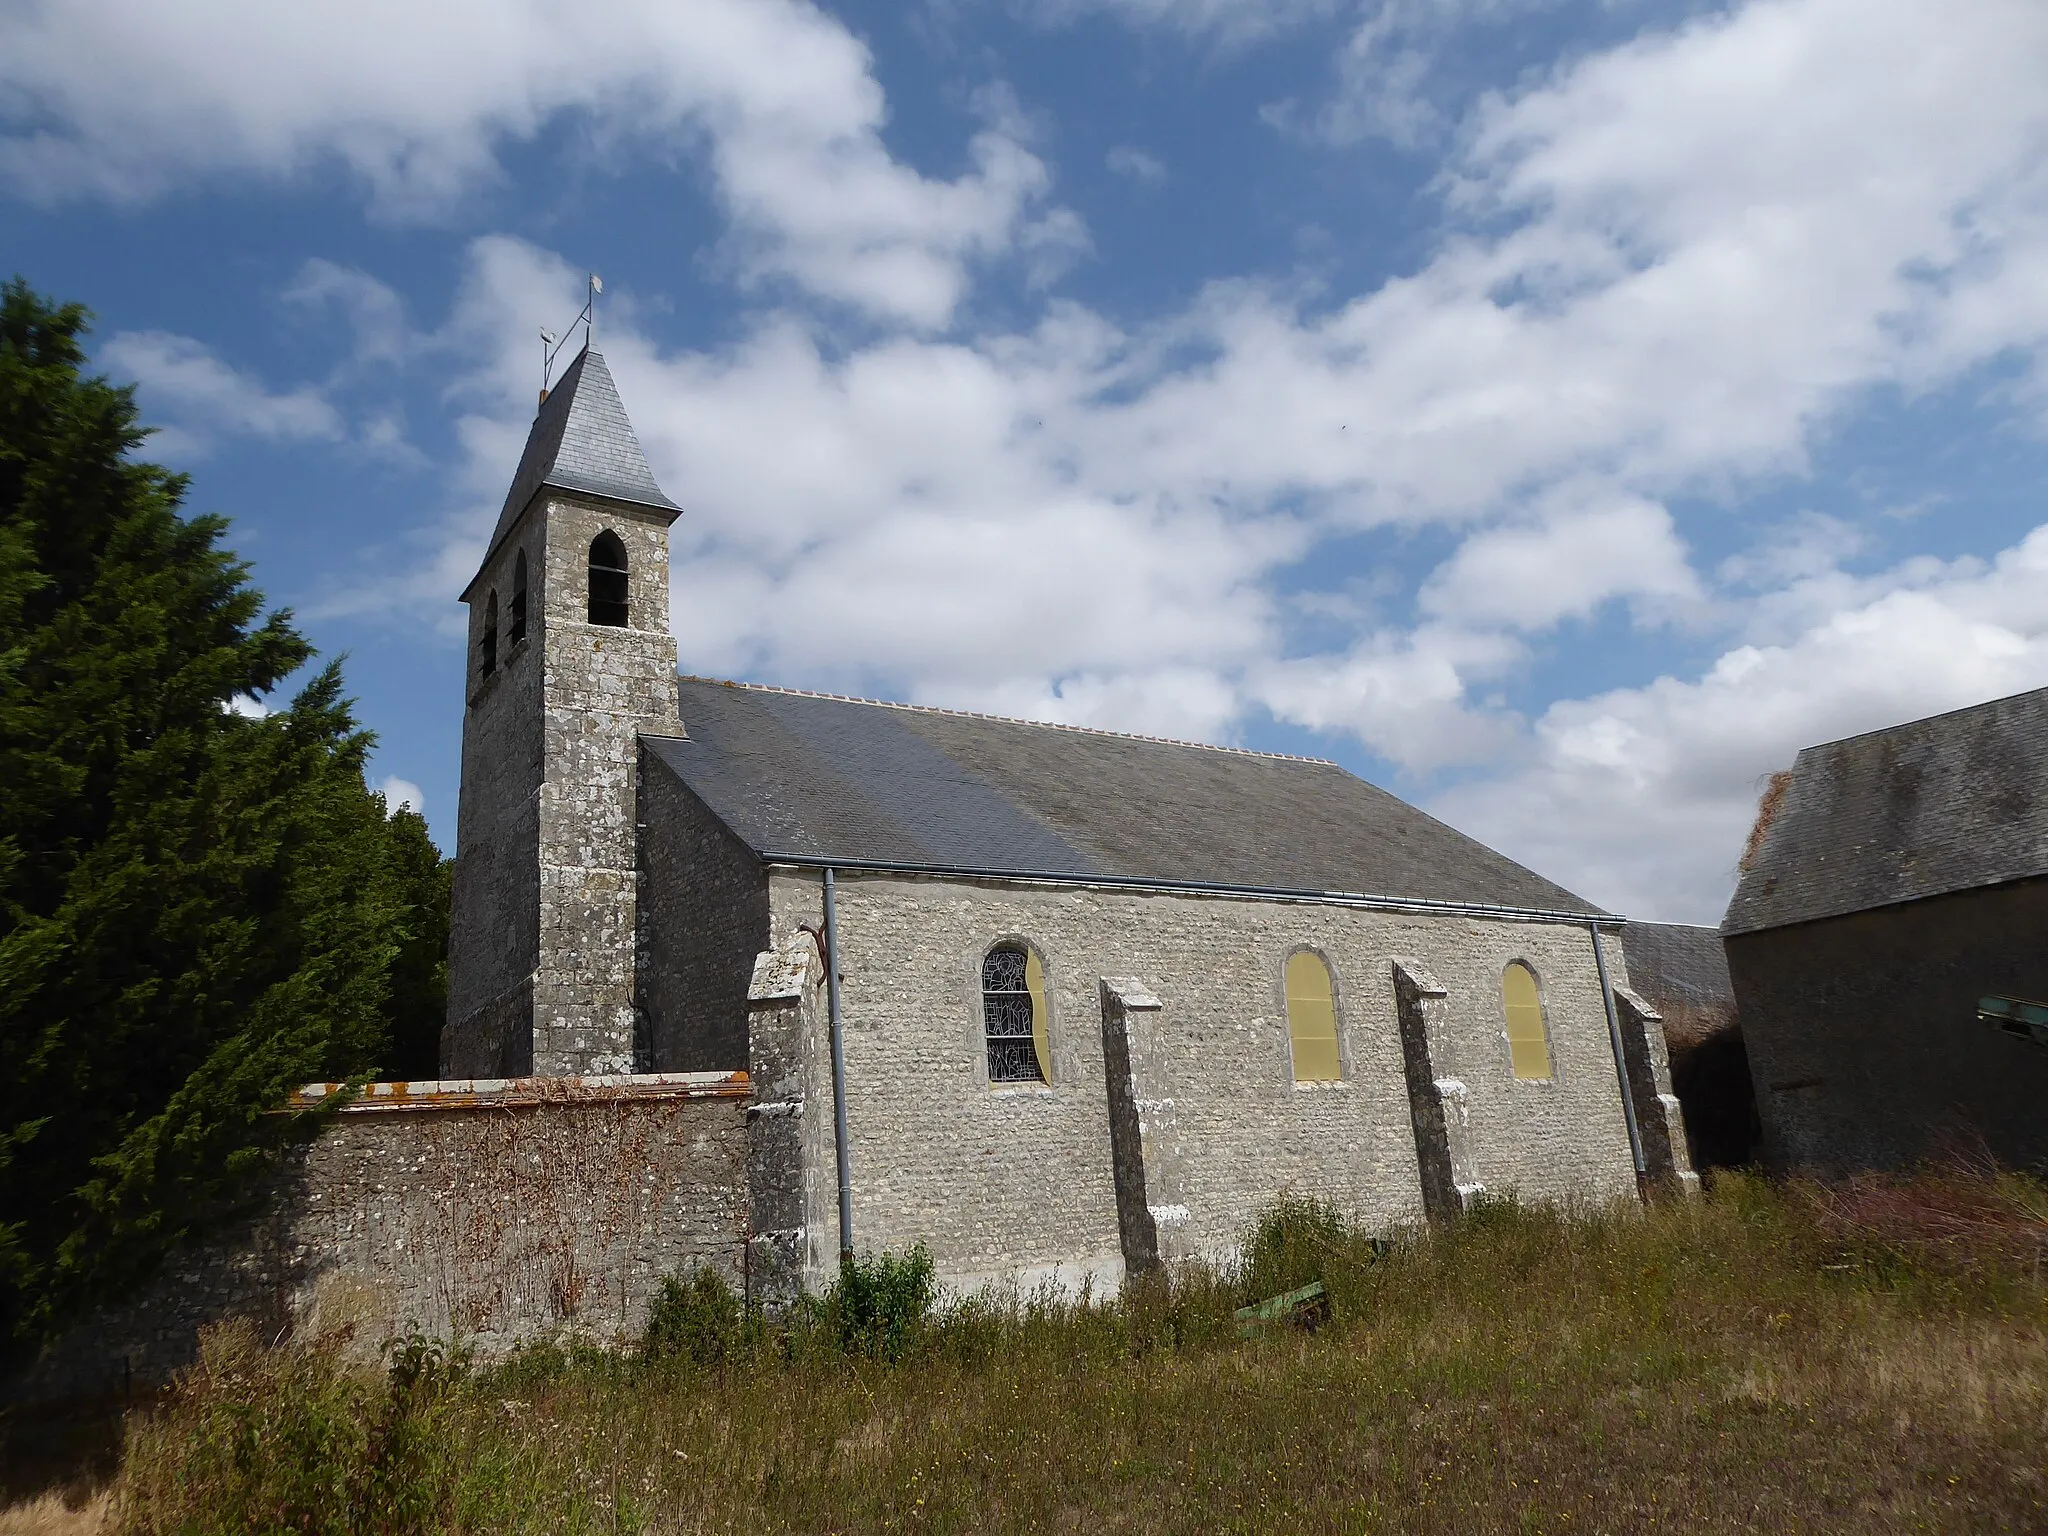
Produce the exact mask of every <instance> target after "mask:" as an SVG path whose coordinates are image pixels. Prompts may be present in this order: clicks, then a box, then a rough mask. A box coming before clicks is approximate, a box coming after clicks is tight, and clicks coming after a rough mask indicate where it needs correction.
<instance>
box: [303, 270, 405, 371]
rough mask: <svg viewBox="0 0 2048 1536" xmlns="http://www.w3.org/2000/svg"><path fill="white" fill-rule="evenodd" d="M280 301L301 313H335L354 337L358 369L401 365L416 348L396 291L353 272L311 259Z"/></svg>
mask: <svg viewBox="0 0 2048 1536" xmlns="http://www.w3.org/2000/svg"><path fill="white" fill-rule="evenodd" d="M284 300H285V302H286V303H287V304H292V305H296V306H298V307H300V308H302V309H318V308H324V307H326V306H329V305H332V306H333V307H335V308H337V309H339V310H340V311H341V312H342V314H343V316H344V317H345V318H346V319H347V321H348V324H349V329H350V331H351V333H352V334H353V336H354V339H355V348H354V357H353V359H352V360H353V361H354V362H355V363H356V364H358V365H384V364H391V363H398V362H403V361H404V360H405V358H406V357H407V355H408V354H409V353H410V352H411V351H412V350H413V349H414V347H415V346H416V345H417V343H418V338H417V337H415V336H414V334H413V332H412V328H411V326H410V324H409V323H408V322H407V320H406V314H405V301H404V300H403V299H401V298H400V297H399V296H398V293H397V291H396V290H395V289H393V288H392V287H391V286H390V285H389V284H387V283H383V282H380V281H378V280H377V279H376V278H374V277H372V276H370V274H369V273H367V272H364V271H361V270H359V269H357V268H355V267H344V266H342V265H340V264H339V263H338V262H332V261H327V260H324V259H322V258H319V257H315V258H314V259H313V260H311V261H308V262H307V263H306V264H305V265H304V266H303V267H301V268H300V269H299V275H298V277H297V278H295V279H294V280H293V282H292V284H291V286H290V287H288V288H286V289H285V291H284Z"/></svg>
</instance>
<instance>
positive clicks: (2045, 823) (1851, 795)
mask: <svg viewBox="0 0 2048 1536" xmlns="http://www.w3.org/2000/svg"><path fill="white" fill-rule="evenodd" d="M1721 931H1722V934H1723V936H1724V938H1725V940H1726V945H1727V956H1728V968H1729V973H1730V976H1731V978H1732V979H1733V982H1734V987H1735V996H1736V1000H1737V1004H1738V1006H1739V1008H1740V1010H1741V1016H1742V1029H1743V1035H1744V1038H1745V1040H1746V1042H1747V1046H1748V1050H1749V1057H1750V1066H1751V1071H1752V1075H1753V1078H1754V1081H1755V1084H1756V1097H1757V1108H1758V1112H1759V1115H1760V1117H1761V1121H1762V1128H1763V1152H1764V1156H1765V1158H1766V1160H1767V1161H1768V1163H1769V1164H1770V1165H1771V1166H1773V1167H1776V1168H1781V1169H1799V1170H1806V1171H1811V1172H1816V1173H1822V1174H1839V1173H1847V1172H1852V1171H1855V1170H1859V1169H1895V1168H1904V1167H1909V1166H1911V1165H1913V1164H1916V1163H1919V1162H1922V1161H1925V1160H1928V1159H1933V1158H1941V1157H1945V1156H1949V1155H1953V1154H1962V1155H1966V1156H1968V1155H1979V1156H1981V1155H1984V1154H1988V1155H1990V1156H1992V1157H1994V1158H1996V1159H1998V1160H1999V1161H2000V1162H2002V1163H2005V1164H2008V1165H2011V1166H2015V1167H2031V1168H2042V1167H2044V1166H2048V942H2044V935H2048V689H2041V690H2036V691H2034V692H2031V693H2022V694H2017V695H2014V696H2013V697H2011V698H2006V699H1998V700H1995V701H1993V702H1991V703H1989V704H1981V705H1978V706H1976V707H1975V708H1972V709H1962V710H1956V711H1954V712H1953V713H1950V714H1945V715H1936V716H1934V717H1932V718H1931V719H1926V720H1915V721H1913V722H1911V723H1910V724H1906V725H1901V726H1895V727H1893V728H1892V729H1890V730H1884V731H1873V732H1871V733H1869V734H1868V735H1863V736H1853V737H1850V738H1849V739H1847V740H1845V741H1836V742H1829V743H1827V744H1826V745H1823V746H1816V747H1808V748H1807V749H1806V750H1804V751H1803V752H1801V753H1800V754H1799V757H1798V759H1797V761H1796V762H1795V763H1794V764H1793V766H1792V769H1791V771H1790V773H1789V774H1781V775H1778V776H1777V777H1776V778H1775V779H1774V780H1773V781H1772V784H1771V787H1770V789H1769V791H1768V792H1767V794H1766V796H1765V799H1764V805H1763V809H1762V813H1761V814H1760V816H1759V821H1758V827H1757V830H1756V833H1755V834H1754V835H1753V836H1752V839H1751V848H1750V852H1749V855H1748V857H1747V858H1746V860H1745V867H1744V870H1743V874H1742V879H1741V883H1740V884H1739V886H1738V887H1737V889H1736V892H1735V897H1734V899H1733V900H1732V901H1731V902H1730V903H1729V907H1728V914H1727V917H1726V919H1725V920H1724V921H1723V923H1722V925H1721Z"/></svg>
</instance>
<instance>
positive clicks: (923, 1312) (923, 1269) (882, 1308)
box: [824, 1243, 939, 1360]
mask: <svg viewBox="0 0 2048 1536" xmlns="http://www.w3.org/2000/svg"><path fill="white" fill-rule="evenodd" d="M938 1295H939V1287H938V1281H937V1279H936V1276H935V1271H934V1270H933V1267H932V1256H931V1253H930V1251H929V1250H928V1249H927V1248H926V1247H925V1245H924V1244H923V1243H919V1244H918V1245H917V1246H916V1247H914V1248H912V1249H911V1250H910V1251H909V1252H908V1253H904V1254H893V1253H876V1254H870V1255H868V1256H867V1257H866V1258H861V1257H859V1256H857V1255H848V1256H847V1257H845V1258H843V1259H842V1260H841V1261H840V1264H839V1278H838V1279H837V1280H835V1281H833V1282H832V1288H831V1289H830V1290H828V1291H827V1292H826V1293H825V1297H824V1312H825V1317H826V1320H827V1321H828V1323H829V1324H830V1326H831V1329H832V1332H833V1336H834V1337H835V1338H836V1339H837V1341H838V1344H839V1347H840V1348H841V1349H843V1350H845V1351H846V1352H847V1353H848V1354H850V1355H866V1356H869V1357H870V1358H873V1359H877V1360H901V1359H902V1358H903V1356H904V1354H905V1352H906V1351H907V1350H908V1349H909V1348H910V1346H911V1345H912V1344H913V1343H914V1342H915V1341H916V1340H917V1338H918V1336H919V1335H920V1334H922V1333H923V1331H924V1328H925V1325H926V1323H927V1322H929V1321H930V1319H931V1313H932V1305H933V1303H934V1302H936V1301H937V1300H938Z"/></svg>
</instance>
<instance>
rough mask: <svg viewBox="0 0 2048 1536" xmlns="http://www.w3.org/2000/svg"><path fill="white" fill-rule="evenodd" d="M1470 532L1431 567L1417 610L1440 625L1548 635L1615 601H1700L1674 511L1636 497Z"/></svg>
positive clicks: (1565, 498) (1567, 501) (1564, 498)
mask: <svg viewBox="0 0 2048 1536" xmlns="http://www.w3.org/2000/svg"><path fill="white" fill-rule="evenodd" d="M1553 499H1554V500H1555V501H1557V502H1559V503H1561V504H1562V508H1561V510H1556V511H1549V512H1548V515H1542V514H1539V516H1538V517H1537V518H1536V519H1535V520H1532V521H1530V522H1528V523H1519V524H1509V525H1505V526H1501V527H1495V528H1489V529H1487V530H1486V531H1484V532H1482V533H1475V534H1473V535H1472V536H1471V537H1470V538H1468V539H1467V540H1465V542H1464V543H1463V544H1462V545H1460V546H1459V548H1458V552H1457V553H1456V554H1455V555H1453V556H1452V557H1451V558H1450V559H1449V560H1446V561H1445V562H1444V563H1443V564H1442V565H1440V566H1438V567H1437V568H1436V571H1435V572H1434V573H1433V574H1432V575H1431V576H1430V578H1429V580H1428V582H1427V583H1426V584H1425V585H1424V587H1423V589H1422V593H1421V605H1422V609H1423V611H1424V612H1425V613H1428V614H1431V615H1433V616H1434V617H1435V618H1437V619H1438V620H1440V621H1444V622H1455V623H1458V624H1462V625H1467V626H1473V625H1477V626H1499V627H1502V628H1508V629H1525V630H1533V629H1545V628H1548V627H1549V626H1550V625H1552V624H1555V623H1556V622H1557V621H1558V620H1560V619H1566V618H1585V617H1587V616H1589V615H1590V614H1591V613H1592V612H1593V610H1594V609H1595V608H1597V607H1599V606H1600V604H1601V603H1603V602H1606V601H1607V600H1608V599H1610V598H1615V597H1638V598H1661V599H1666V600H1671V601H1676V602H1679V603H1681V604H1686V605H1692V604H1695V603H1697V602H1698V601H1699V600H1700V599H1701V596H1702V594H1701V592H1700V587H1699V583H1698V581H1697V580H1696V579H1695V578H1694V576H1693V573H1692V570H1691V567H1690V566H1689V565H1688V564H1687V563H1686V553H1685V546H1684V545H1683V544H1682V543H1681V542H1680V540H1679V538H1678V534H1677V531H1676V529H1675V527H1674V526H1673V524H1672V521H1671V514H1670V513H1669V512H1667V511H1665V510H1664V508H1662V507H1660V506H1657V505H1656V504H1654V503H1652V502H1648V501H1644V500H1642V499H1641V498H1640V497H1623V498H1618V499H1607V500H1601V501H1595V502H1593V503H1592V504H1590V505H1575V504H1573V503H1574V501H1575V498H1573V497H1571V496H1570V495H1569V493H1565V494H1561V495H1559V496H1557V497H1555V498H1553Z"/></svg>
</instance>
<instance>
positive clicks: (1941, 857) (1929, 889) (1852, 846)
mask: <svg viewBox="0 0 2048 1536" xmlns="http://www.w3.org/2000/svg"><path fill="white" fill-rule="evenodd" d="M2041 874H2048V688H2040V689H2035V690H2034V691H2033V692H2031V693H2019V694H2014V695H2013V696H2012V697H2011V698H2006V699H1994V700H1993V701H1992V702H1991V703H1989V704H1979V705H1976V706H1975V707H1974V708H1970V709H1958V710H1954V711H1952V712H1950V713H1949V714H1945V715H1935V716H1932V717H1931V718H1929V719H1926V720H1915V721H1912V722H1911V723H1909V724H1906V725H1899V726H1893V727H1892V728H1891V729H1890V730H1884V731H1872V732H1870V733H1869V734H1868V735H1864V736H1851V737H1849V738H1848V739H1847V740H1845V741H1832V742H1828V743H1827V744H1825V745H1823V746H1817V747H1808V748H1806V749H1805V750H1804V751H1803V752H1801V753H1800V754H1799V756H1798V758H1797V760H1796V761H1794V763H1793V765H1792V780H1791V784H1790V787H1789V788H1788V789H1787V790H1786V793H1785V798H1784V800H1783V802H1782V803H1781V804H1780V805H1779V807H1778V811H1777V815H1776V817H1775V818H1774V819H1773V820H1772V822H1771V824H1770V826H1769V828H1768V829H1767V831H1766V833H1765V835H1764V838H1763V842H1762V846H1761V847H1760V848H1759V849H1758V850H1757V854H1756V857H1755V858H1754V859H1753V860H1752V861H1751V863H1750V867H1749V869H1748V870H1747V871H1745V872H1744V874H1743V876H1742V881H1741V883H1740V884H1739V885H1737V887H1736V888H1735V896H1734V899H1733V900H1732V901H1730V902H1729V904H1728V914H1727V916H1726V917H1725V918H1723V919H1722V922H1721V931H1722V932H1723V933H1724V934H1731V935H1732V934H1738V933H1751V932H1755V931H1757V930H1759V929H1764V928H1782V927H1785V926H1787V925H1788V924H1791V923H1806V922H1812V921H1814V920H1815V919H1817V918H1823V917H1838V916H1840V915H1842V914H1843V913H1847V912H1860V911H1863V910H1865V909H1867V908H1870V907H1882V906H1890V905H1892V904H1894V903H1897V902H1902V901H1917V900H1919V899H1921V898H1922V897H1927V896H1939V895H1943V894H1945V893H1947V892H1950V891H1965V890H1974V889H1976V888H1978V887H1980V886H1987V885H2001V884H2003V883H2005V882H2006V881H2009V880H2024V879H2027V878H2029V877H2030V876H2034V875H2041Z"/></svg>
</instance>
